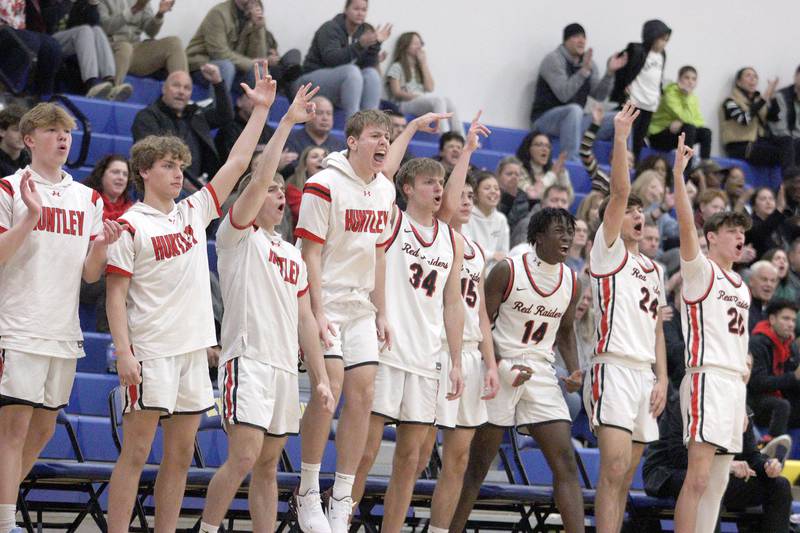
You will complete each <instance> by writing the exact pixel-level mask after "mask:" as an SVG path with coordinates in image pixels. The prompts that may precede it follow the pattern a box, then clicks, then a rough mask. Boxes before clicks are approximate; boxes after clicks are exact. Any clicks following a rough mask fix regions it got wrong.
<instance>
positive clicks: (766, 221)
mask: <svg viewBox="0 0 800 533" xmlns="http://www.w3.org/2000/svg"><path fill="white" fill-rule="evenodd" d="M780 196H781V201H782V203H785V202H784V201H783V199H782V197H783V194H780ZM783 207H784V206H783V205H781V206H778V205H777V199H776V198H775V193H774V192H773V191H772V189H770V188H769V187H759V188H757V189H756V190H755V191H754V192H753V194H752V196H751V205H750V208H751V213H752V218H753V226H752V227H751V228H750V229H749V230H748V231H747V234H746V236H745V237H746V240H745V242H746V243H747V244H751V245H752V246H753V248H755V251H756V256H758V257H761V256H762V255H764V253H765V252H766V251H767V250H769V249H770V248H775V247H779V246H782V245H783V238H782V236H781V227H782V226H783V223H784V221H785V217H784V215H783Z"/></svg>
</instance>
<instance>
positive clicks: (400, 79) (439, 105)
mask: <svg viewBox="0 0 800 533" xmlns="http://www.w3.org/2000/svg"><path fill="white" fill-rule="evenodd" d="M424 46H425V44H424V43H423V42H422V37H420V35H419V34H418V33H416V32H406V33H404V34H402V35H401V36H400V37H399V38H398V39H397V44H396V45H395V49H394V55H393V56H392V63H391V65H390V66H389V70H387V71H386V86H387V92H388V93H389V98H390V100H392V102H394V103H395V104H396V105H397V107H398V108H400V111H401V112H402V113H407V114H409V115H414V116H415V117H419V116H422V115H424V114H425V113H430V112H431V111H432V112H434V113H451V115H450V118H449V119H447V120H443V121H441V124H440V125H439V129H440V131H454V132H456V133H458V134H459V135H461V136H462V137H463V136H464V125H463V124H462V123H461V120H459V118H458V113H456V108H455V106H454V105H453V102H452V101H451V100H450V98H448V97H447V96H443V95H440V94H437V93H434V92H433V88H434V82H433V75H432V74H431V71H430V68H429V67H428V59H427V53H426V52H425V48H424Z"/></svg>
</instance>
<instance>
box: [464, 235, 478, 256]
mask: <svg viewBox="0 0 800 533" xmlns="http://www.w3.org/2000/svg"><path fill="white" fill-rule="evenodd" d="M461 238H464V236H463V235H461ZM467 248H469V252H467ZM475 253H476V252H475V247H474V246H472V244H470V242H469V241H468V240H467V239H464V259H475Z"/></svg>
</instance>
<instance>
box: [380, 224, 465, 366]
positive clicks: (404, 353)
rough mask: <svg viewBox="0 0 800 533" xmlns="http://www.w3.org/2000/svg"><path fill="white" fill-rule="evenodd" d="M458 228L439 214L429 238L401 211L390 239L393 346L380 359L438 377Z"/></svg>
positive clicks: (388, 289) (388, 290) (388, 298)
mask: <svg viewBox="0 0 800 533" xmlns="http://www.w3.org/2000/svg"><path fill="white" fill-rule="evenodd" d="M454 250H455V234H454V233H453V230H452V229H451V228H450V226H448V225H447V224H445V223H444V222H441V221H440V220H436V221H435V222H434V226H433V229H432V232H431V235H430V237H429V238H428V239H426V238H425V236H424V235H422V231H421V230H420V229H418V228H416V227H414V224H413V223H412V222H411V219H410V218H409V217H408V215H406V214H404V213H403V212H401V211H398V214H397V221H396V222H395V226H394V230H393V232H392V236H391V238H390V239H389V241H388V243H387V244H386V318H387V320H388V321H389V324H390V325H391V326H392V330H393V332H394V339H393V340H392V348H391V350H386V349H384V350H383V351H382V352H381V356H380V360H381V364H382V365H383V364H386V365H388V366H392V367H395V368H400V369H402V370H405V371H406V372H411V373H414V374H419V375H422V376H426V377H431V378H438V377H439V369H440V366H439V364H440V363H439V351H440V350H441V349H442V331H443V330H444V287H445V284H446V283H447V277H448V276H449V274H450V269H451V268H452V266H453V257H454V256H453V253H454Z"/></svg>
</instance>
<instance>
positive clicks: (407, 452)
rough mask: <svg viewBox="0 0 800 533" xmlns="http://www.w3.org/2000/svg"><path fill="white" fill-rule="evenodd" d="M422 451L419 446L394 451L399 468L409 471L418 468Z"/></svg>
mask: <svg viewBox="0 0 800 533" xmlns="http://www.w3.org/2000/svg"><path fill="white" fill-rule="evenodd" d="M420 455H421V454H420V449H419V448H418V447H417V446H398V447H397V448H395V450H394V461H395V462H396V463H395V464H397V465H398V466H401V467H403V468H405V469H407V468H408V467H409V466H412V467H413V468H416V466H417V464H419V461H420Z"/></svg>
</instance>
